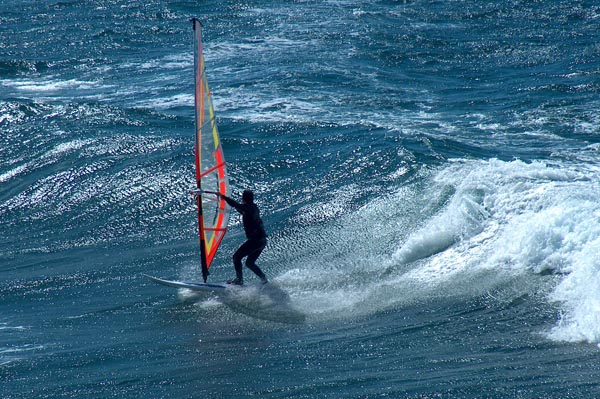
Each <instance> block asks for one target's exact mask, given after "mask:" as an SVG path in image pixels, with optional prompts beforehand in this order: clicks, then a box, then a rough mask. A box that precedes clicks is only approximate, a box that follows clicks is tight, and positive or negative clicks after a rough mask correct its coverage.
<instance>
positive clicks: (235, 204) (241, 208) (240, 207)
mask: <svg viewBox="0 0 600 399" xmlns="http://www.w3.org/2000/svg"><path fill="white" fill-rule="evenodd" d="M218 195H219V197H221V198H223V199H224V200H225V202H227V203H228V204H229V206H231V207H233V208H235V210H236V211H238V212H240V213H242V212H243V211H244V206H243V205H242V204H240V203H239V202H237V201H236V200H234V199H233V198H229V197H228V196H226V195H224V194H218Z"/></svg>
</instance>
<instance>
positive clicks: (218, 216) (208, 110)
mask: <svg viewBox="0 0 600 399" xmlns="http://www.w3.org/2000/svg"><path fill="white" fill-rule="evenodd" d="M192 22H193V24H194V66H195V68H194V69H195V107H196V140H195V141H196V147H195V156H196V186H197V188H198V189H200V190H202V191H204V192H206V191H209V192H215V193H217V192H218V193H221V194H224V195H229V181H228V177H227V167H226V163H225V157H224V155H223V148H222V147H221V140H220V139H219V131H218V129H217V124H216V120H215V112H214V108H213V103H212V98H211V93H210V89H209V86H208V82H207V80H206V70H205V63H204V55H203V48H202V25H201V24H200V21H198V20H197V19H193V20H192ZM197 201H198V227H199V237H200V252H201V261H202V275H203V278H204V281H206V278H207V276H208V268H209V267H210V265H211V263H212V261H213V259H214V257H215V254H216V252H217V249H218V247H219V244H220V243H221V241H222V240H223V237H224V236H225V232H226V230H227V224H228V222H229V215H230V212H231V208H230V207H229V205H227V203H226V202H225V201H224V200H223V199H221V198H220V197H218V196H217V195H214V194H203V195H202V196H198V200H197Z"/></svg>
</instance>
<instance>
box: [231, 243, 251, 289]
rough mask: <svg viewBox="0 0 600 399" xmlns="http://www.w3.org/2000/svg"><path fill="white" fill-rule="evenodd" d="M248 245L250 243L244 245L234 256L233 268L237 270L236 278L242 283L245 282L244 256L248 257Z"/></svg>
mask: <svg viewBox="0 0 600 399" xmlns="http://www.w3.org/2000/svg"><path fill="white" fill-rule="evenodd" d="M247 243H248V241H246V242H245V243H243V244H242V245H241V246H240V247H239V248H238V249H237V251H235V253H234V254H233V267H234V269H235V277H236V279H238V280H239V281H240V282H241V281H243V280H244V276H243V273H242V259H243V258H244V256H246V255H248V249H247V247H248V245H246V244H247Z"/></svg>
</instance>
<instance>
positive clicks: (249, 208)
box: [218, 190, 268, 285]
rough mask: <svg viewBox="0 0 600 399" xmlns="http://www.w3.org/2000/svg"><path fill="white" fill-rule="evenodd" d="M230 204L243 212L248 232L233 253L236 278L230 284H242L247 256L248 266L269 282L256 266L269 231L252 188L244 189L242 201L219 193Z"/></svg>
mask: <svg viewBox="0 0 600 399" xmlns="http://www.w3.org/2000/svg"><path fill="white" fill-rule="evenodd" d="M218 195H219V196H220V197H222V198H223V199H224V200H225V201H226V202H227V203H228V204H229V205H230V206H232V207H233V208H235V210H236V211H238V212H239V213H240V214H242V224H243V225H244V232H245V233H246V242H244V243H243V244H242V245H241V246H240V247H239V248H238V249H237V251H235V253H234V254H233V266H234V268H235V278H234V279H232V280H229V281H227V283H228V284H236V285H242V284H244V277H243V273H242V259H243V258H246V267H247V268H248V269H250V270H252V271H253V272H254V274H256V275H257V276H258V278H260V280H261V282H262V283H263V284H265V283H267V282H268V280H267V277H266V276H265V274H264V273H263V272H262V270H260V268H259V267H258V266H256V259H258V257H259V256H260V254H261V253H262V251H263V249H265V247H266V246H267V233H266V232H265V228H264V226H263V222H262V219H261V218H260V211H259V209H258V206H256V204H255V203H254V193H253V192H252V191H250V190H244V192H243V193H242V203H241V204H240V203H239V202H237V201H235V200H234V199H232V198H229V197H228V196H226V195H223V194H218Z"/></svg>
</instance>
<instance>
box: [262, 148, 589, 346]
mask: <svg viewBox="0 0 600 399" xmlns="http://www.w3.org/2000/svg"><path fill="white" fill-rule="evenodd" d="M597 171H598V167H597V166H595V165H588V164H570V163H559V162H557V163H555V164H551V165H549V164H546V163H544V162H531V163H525V162H522V161H512V162H503V161H499V160H490V161H475V160H458V161H455V162H452V163H450V164H447V165H446V166H444V167H443V168H441V169H440V170H438V171H434V172H432V174H431V176H429V177H427V176H425V177H424V178H423V179H422V180H419V182H418V183H415V186H414V187H412V188H411V187H403V188H402V189H401V190H400V191H399V192H398V194H397V195H392V196H389V197H387V198H383V199H381V200H374V201H372V202H370V203H368V204H367V205H366V206H364V207H362V208H361V209H359V210H358V211H356V212H352V213H351V214H348V213H340V214H339V215H336V219H335V220H334V221H333V222H326V220H327V219H325V223H326V224H325V225H324V226H323V225H322V223H323V221H322V220H312V219H311V218H308V219H306V220H305V219H302V220H303V223H307V222H309V223H317V224H318V225H317V226H318V227H317V226H316V227H315V228H314V229H312V228H310V227H307V228H304V229H303V230H302V232H301V233H300V234H299V235H298V236H295V240H296V242H295V244H294V246H291V245H290V246H288V247H286V248H283V250H284V251H286V252H287V255H286V259H285V260H279V261H275V262H276V263H279V262H281V263H283V264H286V269H285V271H281V273H280V274H279V275H278V276H277V277H276V281H277V282H279V283H280V284H281V285H282V287H284V288H285V289H287V290H289V292H290V296H291V299H292V302H293V303H295V304H296V305H297V306H298V307H299V309H300V310H302V311H304V312H306V313H307V314H308V315H309V317H311V318H336V317H352V316H356V315H361V314H365V313H372V312H377V311H382V310H385V309H386V308H389V307H394V306H402V305H403V304H406V303H408V302H412V301H420V300H427V299H428V298H433V297H446V296H461V295H463V296H471V295H485V294H486V292H488V291H490V290H495V289H502V287H503V286H505V285H507V284H508V285H511V284H514V281H515V279H516V281H518V284H519V292H515V293H514V294H515V295H518V296H520V295H523V294H528V293H529V294H532V295H533V294H536V295H537V293H538V292H539V290H540V289H542V288H541V287H540V281H544V282H545V283H544V285H543V289H544V290H545V291H543V292H545V294H543V295H545V297H546V298H547V301H548V302H549V303H550V302H552V303H556V304H557V306H559V307H560V309H561V310H562V313H563V316H562V318H561V320H556V321H555V323H556V325H555V327H554V328H553V329H552V330H551V331H549V332H548V334H547V336H548V338H550V339H555V340H568V341H589V342H600V260H598V257H597V254H598V252H599V251H600V223H599V220H600V203H598V201H597V198H598V197H600V183H599V181H598V178H597ZM423 187H428V188H423ZM354 191H359V189H357V188H356V187H355V188H354ZM429 201H431V202H433V204H430V203H429ZM310 209H312V208H311V207H310V206H308V207H307V208H306V210H310ZM303 213H304V211H303ZM307 214H308V215H310V212H308V213H307ZM296 233H297V232H296ZM296 233H294V234H296ZM272 245H285V244H283V243H275V244H272ZM386 252H387V254H386ZM548 272H550V275H549V276H547V277H544V276H546V274H547V273H548ZM556 284H558V285H556ZM543 295H542V298H544V296H543ZM536 297H538V296H536Z"/></svg>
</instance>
